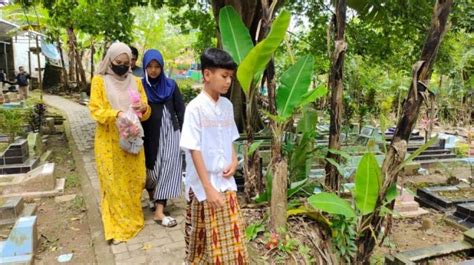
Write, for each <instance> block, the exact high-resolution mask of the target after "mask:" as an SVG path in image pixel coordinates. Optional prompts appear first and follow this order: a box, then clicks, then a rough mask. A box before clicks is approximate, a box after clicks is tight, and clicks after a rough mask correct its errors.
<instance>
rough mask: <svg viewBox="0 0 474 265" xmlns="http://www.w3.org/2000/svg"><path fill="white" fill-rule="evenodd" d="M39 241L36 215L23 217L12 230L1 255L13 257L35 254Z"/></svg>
mask: <svg viewBox="0 0 474 265" xmlns="http://www.w3.org/2000/svg"><path fill="white" fill-rule="evenodd" d="M37 243H38V234H37V225H36V216H29V217H21V218H20V219H18V221H17V222H16V223H15V226H14V227H13V229H12V230H11V232H10V235H9V236H8V239H7V240H6V242H5V245H4V247H3V249H2V252H1V253H0V256H1V257H13V256H22V255H29V254H34V253H35V250H36V246H37Z"/></svg>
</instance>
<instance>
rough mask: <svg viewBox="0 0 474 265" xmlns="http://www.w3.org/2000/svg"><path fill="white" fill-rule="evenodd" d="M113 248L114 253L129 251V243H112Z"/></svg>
mask: <svg viewBox="0 0 474 265" xmlns="http://www.w3.org/2000/svg"><path fill="white" fill-rule="evenodd" d="M111 249H112V253H114V254H118V253H123V252H126V251H127V245H126V244H124V243H122V244H118V245H112V246H111Z"/></svg>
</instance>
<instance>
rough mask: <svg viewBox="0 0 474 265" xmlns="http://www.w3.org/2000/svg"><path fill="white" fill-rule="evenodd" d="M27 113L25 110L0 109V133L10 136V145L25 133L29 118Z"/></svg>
mask: <svg viewBox="0 0 474 265" xmlns="http://www.w3.org/2000/svg"><path fill="white" fill-rule="evenodd" d="M27 112H28V110H24V109H0V132H1V133H4V134H6V135H7V136H8V142H9V143H12V142H13V141H14V140H15V137H17V136H18V135H20V134H21V133H23V132H24V127H25V123H26V122H28V120H27V119H28V117H29V115H28V114H27Z"/></svg>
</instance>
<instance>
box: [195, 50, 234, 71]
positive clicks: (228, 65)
mask: <svg viewBox="0 0 474 265" xmlns="http://www.w3.org/2000/svg"><path fill="white" fill-rule="evenodd" d="M216 68H222V69H227V70H233V71H235V69H237V64H236V63H235V62H234V59H232V57H231V56H230V54H228V53H227V52H226V51H224V50H222V49H218V48H207V49H206V50H205V51H204V52H203V53H202V54H201V71H202V72H204V70H205V69H211V70H212V69H216Z"/></svg>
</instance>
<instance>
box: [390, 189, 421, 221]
mask: <svg viewBox="0 0 474 265" xmlns="http://www.w3.org/2000/svg"><path fill="white" fill-rule="evenodd" d="M394 210H395V211H396V212H397V213H398V214H399V215H400V216H401V217H416V216H419V215H422V214H426V213H428V211H427V210H425V209H423V208H420V205H419V204H418V202H416V201H415V196H413V195H411V194H410V193H408V192H406V191H403V189H402V192H401V194H400V195H399V196H397V198H396V199H395V207H394Z"/></svg>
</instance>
